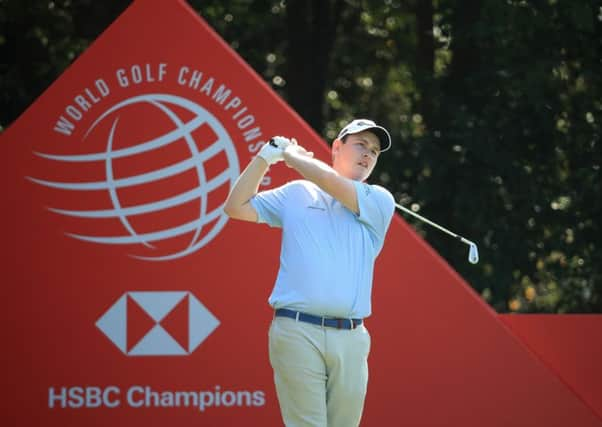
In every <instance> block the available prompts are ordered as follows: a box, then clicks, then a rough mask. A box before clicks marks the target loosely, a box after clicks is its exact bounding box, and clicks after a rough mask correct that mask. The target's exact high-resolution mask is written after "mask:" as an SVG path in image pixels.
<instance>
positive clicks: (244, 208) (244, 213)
mask: <svg viewBox="0 0 602 427" xmlns="http://www.w3.org/2000/svg"><path fill="white" fill-rule="evenodd" d="M267 170H268V163H267V162H266V161H265V160H264V159H263V158H261V157H259V156H256V157H254V158H253V160H251V162H250V163H249V164H248V165H247V167H246V168H245V170H244V171H243V173H242V174H240V176H239V177H238V179H237V180H236V182H235V183H234V187H232V190H231V191H230V194H229V195H228V198H227V199H226V204H225V205H224V212H225V213H226V215H228V216H229V217H230V218H233V219H240V220H243V221H252V222H257V212H256V211H255V208H253V205H251V202H250V200H251V198H252V197H253V196H254V195H255V194H257V190H258V189H259V184H260V183H261V180H262V179H263V176H264V175H265V173H266V172H267Z"/></svg>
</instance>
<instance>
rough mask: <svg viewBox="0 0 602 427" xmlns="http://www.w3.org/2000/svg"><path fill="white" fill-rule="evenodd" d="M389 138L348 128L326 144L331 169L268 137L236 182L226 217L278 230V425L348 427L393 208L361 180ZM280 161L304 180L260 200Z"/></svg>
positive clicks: (364, 380)
mask: <svg viewBox="0 0 602 427" xmlns="http://www.w3.org/2000/svg"><path fill="white" fill-rule="evenodd" d="M390 147H391V137H390V135H389V132H387V130H386V129H385V128H384V127H382V126H379V125H377V124H376V123H374V122H373V121H371V120H367V119H359V120H353V121H352V122H350V123H349V124H348V125H347V126H345V127H344V128H343V129H342V130H341V132H340V133H339V135H338V136H337V138H336V139H335V140H334V141H333V143H332V148H331V150H332V166H329V165H327V164H326V163H324V162H322V161H320V160H317V159H315V158H313V153H310V152H308V151H306V150H305V149H304V148H303V147H302V146H301V145H299V144H297V141H295V140H294V139H292V140H289V139H288V138H284V137H274V138H272V140H271V141H270V143H268V144H265V145H264V146H263V147H262V148H261V150H260V151H259V153H258V155H257V156H256V157H255V158H254V159H253V160H251V162H250V163H249V165H248V166H247V167H246V168H245V170H244V171H243V172H242V174H241V175H240V177H239V178H238V180H237V182H236V183H235V185H234V187H233V188H232V191H231V192H230V195H229V196H228V199H227V201H226V205H225V212H226V213H227V214H228V215H229V216H230V217H231V218H235V219H240V220H245V221H251V222H257V223H266V224H268V225H270V226H272V227H281V228H282V246H281V254H280V269H279V271H278V276H277V278H276V283H275V285H274V288H273V291H272V294H271V295H270V297H269V304H270V305H271V306H272V307H273V308H274V310H275V311H274V314H275V316H274V319H273V321H272V324H271V325H270V330H269V356H270V363H271V365H272V368H273V370H274V381H275V385H276V392H277V395H278V401H279V404H280V410H281V413H282V417H283V420H284V423H285V424H286V425H287V426H289V427H291V426H328V427H352V426H357V425H359V423H360V419H361V416H362V410H363V407H364V399H365V396H366V390H367V385H368V353H369V351H370V335H369V333H368V330H367V329H366V327H365V325H364V319H365V318H366V317H368V316H369V315H370V313H371V294H372V276H373V269H374V261H375V259H376V257H377V255H378V253H379V252H380V250H381V248H382V246H383V242H384V239H385V235H386V232H387V229H388V227H389V224H390V223H391V218H392V216H393V212H394V210H395V201H394V199H393V196H392V195H391V193H389V191H387V190H386V189H384V188H383V187H380V186H377V185H369V184H366V183H364V181H365V180H366V179H367V178H368V177H369V176H370V173H371V172H372V170H373V169H374V167H375V165H376V162H377V160H378V157H379V155H380V153H382V152H383V151H386V150H388V149H389V148H390ZM282 160H284V161H285V162H286V164H287V165H288V166H289V167H291V168H293V169H295V170H296V171H297V172H299V174H300V175H301V176H302V177H303V178H304V179H300V180H295V181H291V182H288V183H286V184H284V185H283V186H281V187H278V188H275V189H272V190H269V191H263V192H258V188H259V183H260V182H261V180H262V178H263V176H264V174H265V173H266V171H267V170H268V167H269V166H270V165H273V164H275V163H277V162H280V161H282Z"/></svg>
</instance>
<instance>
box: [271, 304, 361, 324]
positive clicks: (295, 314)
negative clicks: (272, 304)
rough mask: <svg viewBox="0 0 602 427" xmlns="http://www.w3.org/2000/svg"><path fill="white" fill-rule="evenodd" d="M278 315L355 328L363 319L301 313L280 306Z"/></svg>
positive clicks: (277, 311) (308, 321)
mask: <svg viewBox="0 0 602 427" xmlns="http://www.w3.org/2000/svg"><path fill="white" fill-rule="evenodd" d="M276 316H279V317H290V318H291V319H295V320H298V321H301V322H307V323H313V324H314V325H320V326H322V327H324V326H327V327H329V328H336V329H355V328H357V327H358V326H360V325H361V324H362V322H363V321H362V319H337V318H332V317H321V316H314V315H313V314H307V313H301V312H300V311H294V310H288V309H286V308H279V309H277V310H276Z"/></svg>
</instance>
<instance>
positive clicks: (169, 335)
mask: <svg viewBox="0 0 602 427" xmlns="http://www.w3.org/2000/svg"><path fill="white" fill-rule="evenodd" d="M218 325H219V320H218V319H217V318H216V317H215V316H214V315H213V314H212V313H211V312H210V311H209V310H208V309H207V308H206V307H205V306H204V305H203V304H202V303H201V302H200V301H199V300H198V299H197V298H196V297H195V296H194V295H193V294H192V293H190V292H187V291H153V292H126V293H125V294H123V295H122V296H121V297H120V298H119V299H118V300H117V301H116V302H115V303H114V304H113V305H112V306H111V307H110V308H109V309H108V310H107V311H106V312H105V313H104V314H103V315H102V316H101V317H100V318H99V319H98V321H97V322H96V327H97V328H98V329H100V330H101V331H102V332H103V333H104V334H105V335H106V336H107V338H109V340H111V341H112V342H113V344H115V345H116V346H117V348H119V349H120V350H121V351H122V352H123V353H124V354H126V355H128V356H185V355H189V354H191V353H192V352H193V351H194V350H196V348H197V347H198V346H199V345H200V344H201V343H202V342H203V341H204V340H205V339H206V338H207V337H208V336H209V335H210V334H211V333H212V332H213V331H214V330H215V328H217V327H218Z"/></svg>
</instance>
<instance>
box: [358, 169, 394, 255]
mask: <svg viewBox="0 0 602 427" xmlns="http://www.w3.org/2000/svg"><path fill="white" fill-rule="evenodd" d="M353 184H354V186H355V191H356V194H357V204H358V207H359V214H358V220H359V221H360V222H362V223H363V224H365V225H366V226H367V227H368V228H369V229H370V232H371V234H372V235H373V237H374V238H375V241H376V242H378V243H379V245H378V246H379V247H380V246H382V243H383V242H384V240H385V235H386V234H387V229H388V228H389V225H390V224H391V219H392V218H393V212H394V210H395V199H394V198H393V195H392V194H391V193H390V192H389V191H388V190H387V189H385V188H384V187H381V186H379V185H369V184H366V183H363V182H358V181H354V183H353Z"/></svg>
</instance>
